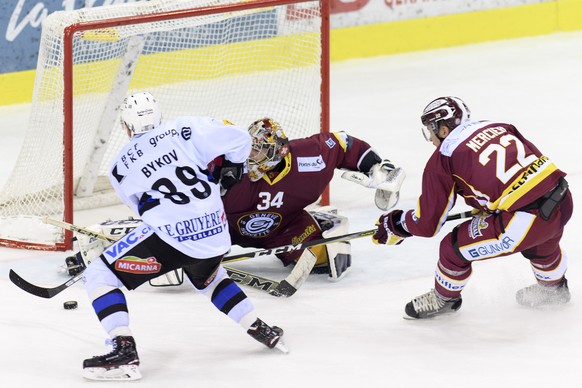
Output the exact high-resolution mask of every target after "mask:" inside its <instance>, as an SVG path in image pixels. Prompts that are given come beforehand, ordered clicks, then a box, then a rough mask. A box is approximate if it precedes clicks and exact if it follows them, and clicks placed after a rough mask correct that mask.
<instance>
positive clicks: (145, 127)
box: [120, 92, 162, 137]
mask: <svg viewBox="0 0 582 388" xmlns="http://www.w3.org/2000/svg"><path fill="white" fill-rule="evenodd" d="M120 121H121V127H122V128H123V129H124V130H125V131H127V135H128V136H129V137H133V136H136V135H141V134H143V133H146V132H149V131H151V130H152V129H154V128H155V127H157V126H158V125H160V123H161V121H162V114H161V112H160V107H159V105H158V102H157V101H156V99H155V98H154V96H152V95H151V94H150V93H149V92H143V93H135V94H132V95H130V96H128V97H126V98H125V100H123V104H121V116H120Z"/></svg>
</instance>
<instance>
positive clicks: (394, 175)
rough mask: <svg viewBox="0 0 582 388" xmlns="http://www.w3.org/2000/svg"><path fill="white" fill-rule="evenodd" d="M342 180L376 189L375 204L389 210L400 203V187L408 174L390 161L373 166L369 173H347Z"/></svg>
mask: <svg viewBox="0 0 582 388" xmlns="http://www.w3.org/2000/svg"><path fill="white" fill-rule="evenodd" d="M342 178H343V179H346V180H348V181H350V182H354V183H357V184H359V185H362V186H364V187H368V188H372V189H376V195H375V197H374V202H375V203H376V207H378V209H380V210H388V209H390V208H392V207H394V206H396V204H397V203H398V198H399V191H400V186H402V182H403V181H404V178H406V173H405V172H404V170H403V169H402V168H400V167H395V166H394V164H393V163H392V162H390V161H389V160H388V159H384V160H383V161H382V162H380V163H377V164H375V165H373V166H372V167H371V168H370V171H369V172H368V173H364V172H361V171H346V172H344V173H343V174H342Z"/></svg>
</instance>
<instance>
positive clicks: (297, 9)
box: [0, 0, 329, 250]
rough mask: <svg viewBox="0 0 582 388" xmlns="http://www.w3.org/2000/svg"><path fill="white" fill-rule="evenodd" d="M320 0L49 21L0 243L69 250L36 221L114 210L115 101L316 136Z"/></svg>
mask: <svg viewBox="0 0 582 388" xmlns="http://www.w3.org/2000/svg"><path fill="white" fill-rule="evenodd" d="M327 1H328V0H321V1H297V0H296V1H284V0H283V1H281V0H273V1H245V2H240V1H229V0H152V1H149V2H139V3H131V4H122V5H112V6H103V7H96V8H89V9H80V10H75V11H62V12H55V13H53V14H51V15H49V16H48V17H47V18H46V20H45V21H44V23H43V28H42V37H41V43H40V49H39V59H38V65H37V70H36V71H37V73H36V81H35V87H34V95H33V103H32V107H31V115H30V118H29V124H28V128H27V131H26V134H25V138H24V142H23V146H22V150H21V152H20V155H19V157H18V159H17V161H16V165H15V168H14V170H13V172H12V174H11V176H10V177H9V179H8V180H7V182H6V184H5V186H4V188H3V190H2V191H1V192H0V244H1V245H5V246H10V247H21V248H29V249H46V250H66V249H70V248H71V237H72V236H71V235H70V234H69V233H70V232H63V231H62V230H60V229H57V228H55V227H53V226H49V225H47V224H45V223H43V222H42V218H43V217H51V218H55V219H60V220H65V221H67V222H73V215H74V211H77V210H81V209H87V208H94V207H103V206H109V205H113V204H116V203H118V199H117V197H116V195H115V194H114V193H113V191H112V190H111V187H110V185H109V182H108V178H107V171H108V168H109V164H110V162H111V160H112V158H113V157H114V156H115V155H116V154H117V152H118V151H119V150H120V149H121V147H122V146H123V145H124V144H125V143H126V142H127V136H126V134H125V133H124V132H123V131H122V130H121V128H120V125H119V119H118V113H119V105H120V104H121V102H122V100H123V98H124V97H125V96H126V95H127V94H130V93H134V92H139V91H149V92H151V93H152V94H154V95H155V96H156V98H157V99H158V101H159V103H160V105H161V109H162V115H163V118H164V119H171V118H174V117H176V116H180V115H204V116H212V117H216V118H221V119H227V120H229V121H231V122H233V123H235V124H238V125H244V126H246V125H249V124H250V123H251V122H253V121H254V120H256V119H258V118H261V117H271V118H273V119H275V120H276V121H278V122H279V123H280V124H281V125H282V127H283V128H284V130H285V131H286V133H287V135H288V137H290V138H297V137H304V136H308V135H310V134H313V133H317V132H321V131H327V130H328V123H329V118H328V101H329V97H328V96H329V91H328V77H329V76H328V72H327V70H328V67H329V54H328V41H329V5H328V3H327ZM217 141H220V139H217Z"/></svg>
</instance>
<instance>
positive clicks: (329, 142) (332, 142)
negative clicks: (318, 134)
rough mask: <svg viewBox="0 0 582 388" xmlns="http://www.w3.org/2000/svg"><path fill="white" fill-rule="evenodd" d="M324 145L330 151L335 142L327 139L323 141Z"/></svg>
mask: <svg viewBox="0 0 582 388" xmlns="http://www.w3.org/2000/svg"><path fill="white" fill-rule="evenodd" d="M325 144H327V146H328V147H329V148H330V149H332V148H333V147H335V144H336V143H335V141H333V139H331V138H329V139H327V140H326V141H325Z"/></svg>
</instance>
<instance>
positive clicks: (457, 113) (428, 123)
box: [420, 97, 471, 141]
mask: <svg viewBox="0 0 582 388" xmlns="http://www.w3.org/2000/svg"><path fill="white" fill-rule="evenodd" d="M470 117H471V111H470V110H469V108H468V107H467V105H466V104H465V103H464V102H463V100H461V99H460V98H457V97H439V98H437V99H435V100H433V101H431V102H430V103H429V104H428V105H427V106H426V108H424V110H423V111H422V116H420V120H421V121H422V125H423V128H422V134H423V135H424V138H425V139H426V141H430V136H431V133H433V134H434V135H435V136H436V137H439V136H438V135H437V134H438V131H439V126H440V125H441V122H442V123H444V124H445V125H446V126H447V127H449V129H450V130H451V131H452V130H453V129H455V128H457V127H458V126H459V125H460V124H461V123H463V122H465V121H468V120H469V118H470ZM439 139H440V137H439ZM441 140H442V139H441Z"/></svg>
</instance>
